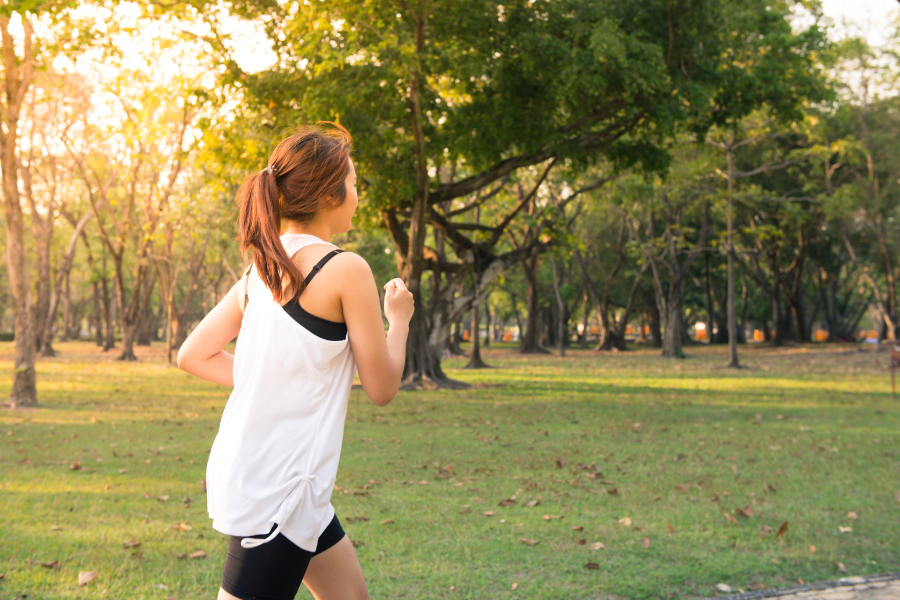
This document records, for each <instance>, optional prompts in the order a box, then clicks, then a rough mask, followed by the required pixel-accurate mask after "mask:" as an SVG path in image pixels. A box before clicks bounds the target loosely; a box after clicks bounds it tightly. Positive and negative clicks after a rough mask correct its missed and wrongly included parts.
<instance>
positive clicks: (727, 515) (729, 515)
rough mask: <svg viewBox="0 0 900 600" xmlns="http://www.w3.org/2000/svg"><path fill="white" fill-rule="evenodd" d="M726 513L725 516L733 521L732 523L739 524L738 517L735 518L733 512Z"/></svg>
mask: <svg viewBox="0 0 900 600" xmlns="http://www.w3.org/2000/svg"><path fill="white" fill-rule="evenodd" d="M724 515H725V518H726V519H728V520H729V521H730V522H731V523H732V525H737V524H738V521H737V519H735V518H734V515H732V514H731V513H724Z"/></svg>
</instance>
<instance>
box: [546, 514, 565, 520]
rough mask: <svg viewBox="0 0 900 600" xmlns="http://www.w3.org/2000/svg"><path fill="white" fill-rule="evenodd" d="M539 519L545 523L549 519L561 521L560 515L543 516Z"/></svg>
mask: <svg viewBox="0 0 900 600" xmlns="http://www.w3.org/2000/svg"><path fill="white" fill-rule="evenodd" d="M541 518H542V519H544V520H545V521H550V520H551V519H562V515H544V516H543V517H541Z"/></svg>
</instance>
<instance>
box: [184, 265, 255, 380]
mask: <svg viewBox="0 0 900 600" xmlns="http://www.w3.org/2000/svg"><path fill="white" fill-rule="evenodd" d="M241 281H242V280H241ZM241 281H238V283H236V284H234V286H233V287H232V288H231V289H230V290H229V291H228V293H227V294H225V297H224V298H222V300H221V301H220V302H219V303H218V304H216V307H215V308H213V309H212V310H211V311H209V314H208V315H206V316H205V317H203V320H202V321H200V324H199V325H197V327H196V329H194V331H193V332H192V333H191V335H190V336H188V338H187V339H186V340H185V341H184V343H183V344H182V345H181V349H180V350H179V351H178V366H179V367H180V368H181V369H183V370H185V371H187V372H188V373H190V374H191V375H196V376H197V377H201V378H203V379H206V380H208V381H212V382H213V383H219V384H222V385H227V386H232V387H233V386H234V372H233V368H234V356H233V355H231V354H229V353H227V352H225V351H223V350H222V348H224V347H225V345H226V344H227V343H228V342H230V341H231V340H233V339H234V338H236V337H237V334H238V333H239V332H240V330H241V320H242V318H243V314H242V313H241V309H240V306H238V297H237V295H238V287H239V286H240V283H241Z"/></svg>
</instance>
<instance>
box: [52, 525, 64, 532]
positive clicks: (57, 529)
mask: <svg viewBox="0 0 900 600" xmlns="http://www.w3.org/2000/svg"><path fill="white" fill-rule="evenodd" d="M60 529H62V527H60V526H59V525H51V526H50V531H59V530H60Z"/></svg>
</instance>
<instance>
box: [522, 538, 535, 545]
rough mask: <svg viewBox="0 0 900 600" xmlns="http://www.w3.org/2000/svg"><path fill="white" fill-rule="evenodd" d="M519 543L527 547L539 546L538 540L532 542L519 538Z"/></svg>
mask: <svg viewBox="0 0 900 600" xmlns="http://www.w3.org/2000/svg"><path fill="white" fill-rule="evenodd" d="M519 541H520V542H522V543H523V544H525V545H526V546H537V545H538V543H539V542H538V541H537V540H532V539H529V538H519Z"/></svg>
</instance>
